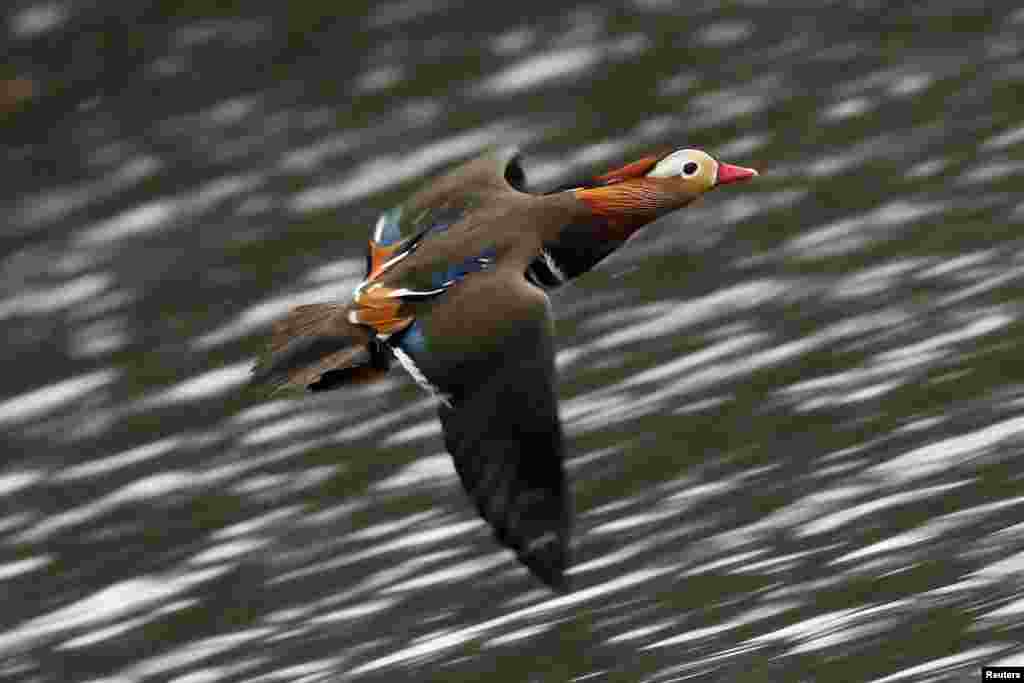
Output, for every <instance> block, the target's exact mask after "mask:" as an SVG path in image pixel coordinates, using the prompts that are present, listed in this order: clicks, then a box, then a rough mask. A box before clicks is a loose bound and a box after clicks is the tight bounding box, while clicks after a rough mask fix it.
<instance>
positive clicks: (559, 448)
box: [426, 278, 571, 590]
mask: <svg viewBox="0 0 1024 683" xmlns="http://www.w3.org/2000/svg"><path fill="white" fill-rule="evenodd" d="M471 281H472V278H469V279H467V281H466V284H467V285H471ZM523 286H524V287H526V286H527V285H526V284H525V282H523ZM530 289H534V288H533V287H530ZM535 291H537V293H538V294H539V291H538V290H535ZM533 310H534V313H533V314H532V315H530V316H528V317H525V318H519V319H516V320H515V321H514V323H513V325H512V326H511V329H512V330H513V331H511V332H510V333H509V334H508V335H507V336H505V337H504V339H503V340H502V343H501V344H500V346H499V348H497V349H496V350H494V351H491V352H489V353H487V354H485V355H483V356H481V357H480V358H478V359H477V360H476V361H475V362H471V363H470V364H469V365H465V366H463V367H462V369H461V372H462V373H463V374H462V377H461V378H460V379H458V380H455V381H447V382H446V381H444V380H443V379H442V378H440V377H439V378H438V380H437V382H436V383H437V384H438V385H439V386H440V387H442V388H443V389H446V390H447V392H448V393H449V395H450V398H449V403H450V405H441V406H440V408H439V414H440V418H441V425H442V427H443V428H444V436H445V445H446V446H447V448H448V452H449V453H451V455H452V458H453V459H454V461H455V469H456V471H457V472H458V474H459V477H460V479H461V480H462V485H463V487H464V488H465V489H466V492H467V493H468V494H469V495H470V497H471V498H472V499H473V502H474V503H476V507H477V510H478V511H479V512H480V514H481V516H483V518H484V519H486V520H487V521H488V522H489V523H490V524H491V526H492V527H493V529H494V535H495V537H496V538H497V540H498V541H499V542H500V543H502V544H503V545H506V546H508V547H509V548H511V549H512V550H514V551H515V552H516V554H517V555H518V557H519V560H520V561H521V562H522V563H523V564H525V565H526V566H527V567H528V568H529V569H530V571H532V572H533V573H534V574H535V575H536V576H537V577H538V578H540V579H541V580H542V581H544V582H545V583H546V584H548V585H550V586H552V587H553V588H556V589H559V590H566V589H567V588H568V586H567V580H566V577H565V569H566V567H567V565H568V563H569V536H570V517H571V513H570V509H571V503H570V497H569V491H568V488H567V484H566V477H565V472H564V469H563V464H562V461H563V458H564V454H565V447H564V443H563V436H562V426H561V423H560V421H559V418H558V399H557V396H556V394H555V365H554V349H553V342H552V330H551V320H550V317H549V314H548V312H547V306H546V305H545V306H543V307H533ZM470 317H472V316H470ZM462 322H463V323H464V324H465V325H467V329H473V320H472V319H470V320H467V319H466V316H463V320H462ZM427 330H428V332H429V330H430V326H429V325H428V326H427ZM426 343H427V347H429V346H430V340H429V339H427V342H426Z"/></svg>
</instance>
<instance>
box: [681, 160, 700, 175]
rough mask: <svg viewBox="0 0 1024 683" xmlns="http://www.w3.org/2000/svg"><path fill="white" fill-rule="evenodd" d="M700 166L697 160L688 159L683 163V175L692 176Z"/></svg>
mask: <svg viewBox="0 0 1024 683" xmlns="http://www.w3.org/2000/svg"><path fill="white" fill-rule="evenodd" d="M698 168H699V166H697V162H696V161H687V162H686V163H685V164H683V175H684V176H691V175H693V174H694V173H696V172H697V169H698Z"/></svg>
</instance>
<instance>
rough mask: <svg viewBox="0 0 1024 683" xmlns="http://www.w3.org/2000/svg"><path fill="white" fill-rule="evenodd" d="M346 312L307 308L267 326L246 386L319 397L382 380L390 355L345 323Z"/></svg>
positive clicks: (336, 307) (330, 306)
mask: <svg viewBox="0 0 1024 683" xmlns="http://www.w3.org/2000/svg"><path fill="white" fill-rule="evenodd" d="M350 310H351V306H349V305H345V304H334V303H320V304H307V305H305V306H298V307H296V308H293V309H292V310H291V311H290V312H289V313H288V315H286V316H285V317H283V318H281V319H280V320H278V321H277V322H275V323H274V325H273V332H272V334H271V337H270V343H269V344H268V345H267V349H266V351H265V352H264V353H263V354H262V356H261V357H260V359H259V360H258V361H257V363H256V365H255V367H253V369H252V374H253V376H252V383H253V384H263V385H268V386H270V387H273V388H274V390H275V391H276V390H279V389H299V390H310V391H324V390H327V389H335V388H337V387H339V386H343V385H346V384H358V383H363V382H370V381H373V380H376V379H379V378H381V377H383V376H384V375H385V374H386V373H387V371H388V368H389V367H390V365H391V357H392V356H391V351H390V350H389V349H388V348H387V347H386V346H385V345H384V344H383V343H382V342H380V341H378V340H377V337H376V335H375V334H374V333H373V332H372V331H371V330H370V329H369V328H368V327H366V326H364V325H357V324H354V323H352V322H351V321H350V320H349V312H350Z"/></svg>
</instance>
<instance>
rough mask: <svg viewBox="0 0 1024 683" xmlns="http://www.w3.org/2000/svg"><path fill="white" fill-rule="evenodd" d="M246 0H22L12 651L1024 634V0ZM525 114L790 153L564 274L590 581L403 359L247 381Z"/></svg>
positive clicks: (489, 653)
mask: <svg viewBox="0 0 1024 683" xmlns="http://www.w3.org/2000/svg"><path fill="white" fill-rule="evenodd" d="M212 5H213V3H205V2H189V1H185V0H179V1H178V2H174V3H171V2H149V3H145V2H133V3H126V2H105V3H85V2H75V3H71V2H28V1H18V2H14V3H13V4H9V5H7V9H5V10H3V16H4V20H5V24H4V26H3V29H2V30H3V36H4V37H3V41H4V42H3V44H4V45H5V49H6V51H7V57H6V59H5V60H2V66H0V68H2V71H0V79H3V87H2V88H0V92H2V96H0V124H2V125H0V144H2V145H3V150H4V166H3V173H2V178H3V191H2V195H0V201H2V204H0V208H2V216H3V218H2V219H0V220H2V222H3V225H2V234H0V245H2V246H0V248H2V261H0V318H2V319H3V330H4V338H5V344H4V345H3V349H2V351H0V353H2V354H3V358H4V363H3V371H4V372H3V375H4V381H3V384H2V389H0V425H2V430H0V448H2V450H3V455H4V457H3V460H2V464H0V492H2V494H3V496H2V498H0V500H2V503H0V505H2V508H0V534H2V538H0V544H2V545H0V547H2V558H0V604H2V606H3V610H2V612H0V673H2V674H3V675H4V677H6V678H7V679H8V680H20V681H109V682H111V683H127V682H131V681H151V680H152V681H171V680H173V681H179V682H181V683H206V682H208V681H243V680H245V681H347V680H360V681H362V680H382V681H394V680H417V681H423V680H430V681H434V680H436V681H479V680H487V681H495V682H496V681H556V682H558V681H651V682H654V681H658V682H662V681H678V680H701V681H704V680H707V681H747V680H755V681H783V682H786V681H793V682H805V681H877V682H882V681H885V682H894V681H974V680H980V678H979V668H980V666H981V665H982V664H988V663H995V662H1003V663H1016V664H1024V647H1022V645H1021V643H1022V640H1024V578H1022V570H1024V459H1022V458H1021V456H1020V452H1021V449H1022V446H1024V361H1022V356H1024V348H1022V342H1024V322H1022V320H1024V319H1022V313H1024V309H1022V304H1021V301H1022V294H1024V291H1022V284H1024V282H1022V280H1024V239H1022V238H1021V233H1022V230H1024V194H1022V193H1021V188H1022V187H1024V10H1021V9H1017V8H1016V7H1014V3H1009V2H1006V3H994V2H993V3H973V4H971V3H938V2H935V3H920V2H900V3H882V2H868V1H865V2H848V3H842V2H831V3H828V2H802V3H797V2H790V3H781V2H768V1H766V0H760V1H756V0H748V1H747V2H724V1H723V2H690V3H673V2H663V1H660V0H636V2H634V3H632V4H628V3H627V4H621V5H614V6H613V5H610V4H578V5H573V6H571V7H567V6H560V5H559V4H558V3H539V2H517V3H503V4H501V5H498V6H491V5H490V4H488V3H474V4H466V5H463V4H460V3H456V2H447V3H437V2H423V1H420V0H402V1H400V2H387V3H372V4H364V5H360V4H358V3H350V2H344V3H343V2H334V3H326V2H294V1H293V2H289V3H265V4H262V5H261V4H257V3H246V4H244V5H242V4H241V3H238V5H237V6H236V7H233V8H231V9H230V11H225V12H224V13H222V14H221V13H214V10H212V9H211V7H212ZM260 7H263V8H264V9H260ZM266 8H270V9H266ZM499 142H519V143H521V144H522V145H523V146H524V147H525V149H526V152H527V164H528V166H527V171H528V175H529V177H530V178H532V179H533V180H534V181H537V182H554V181H558V180H560V179H565V178H567V177H570V176H573V175H575V174H577V173H579V172H582V171H584V170H587V169H594V170H598V169H605V168H608V167H609V166H611V165H612V164H615V163H618V162H622V161H628V160H631V159H634V158H638V157H640V156H642V155H643V154H644V153H645V152H647V151H648V150H650V149H652V148H656V147H659V146H661V145H670V146H673V147H682V146H697V147H703V148H705V149H708V150H709V151H711V152H713V153H716V154H718V155H719V156H721V157H722V158H725V159H727V160H729V161H733V162H736V163H742V164H747V165H753V166H756V167H758V168H760V169H762V172H763V175H762V177H761V178H759V179H758V181H757V182H756V183H753V184H750V185H747V186H743V187H736V188H729V189H726V190H720V191H717V192H715V193H713V194H712V195H710V196H709V197H707V198H706V199H705V200H703V201H702V203H701V204H700V205H698V206H695V207H692V208H690V209H688V210H686V211H683V212H679V213H677V214H675V215H673V216H671V217H668V218H666V219H664V220H662V221H660V222H659V223H658V224H656V225H653V226H651V227H650V228H648V229H647V230H646V231H645V232H644V233H642V234H641V235H640V236H639V237H638V238H637V239H635V240H634V241H633V242H632V243H631V244H630V245H629V247H628V248H627V249H624V250H623V251H622V252H621V253H620V254H619V255H617V256H616V257H615V258H613V259H610V260H609V261H608V262H607V263H606V264H604V265H603V266H602V267H601V268H600V270H599V271H598V272H595V273H592V274H591V275H589V276H588V277H586V278H584V279H582V280H581V281H579V283H578V284H577V285H575V286H572V287H570V288H568V289H566V290H565V291H563V292H561V293H559V294H558V295H557V296H556V300H555V306H556V309H557V312H558V318H559V319H558V331H559V343H560V348H561V351H560V354H559V366H560V368H561V372H562V382H561V388H560V391H561V398H562V411H563V415H564V418H565V422H566V425H567V430H568V433H569V435H570V450H571V453H572V456H571V459H570V461H569V463H568V466H569V469H570V471H571V475H572V481H573V489H574V494H575V508H576V511H577V515H578V517H577V527H576V533H575V543H576V545H575V547H574V554H575V557H576V564H575V566H574V567H573V569H572V577H573V581H574V584H575V586H576V587H577V590H576V591H575V592H573V593H571V594H569V595H566V596H554V595H552V594H551V593H549V592H547V591H545V590H543V589H541V588H540V586H539V584H538V583H537V582H535V581H534V580H533V579H531V578H530V577H529V576H528V575H527V574H526V572H525V570H524V569H522V568H521V567H520V566H519V565H518V564H517V563H516V562H515V561H514V560H513V558H512V557H511V556H510V554H509V553H506V552H503V551H500V550H499V549H498V548H497V547H496V546H495V544H494V543H493V542H492V540H491V539H490V535H489V532H488V530H487V529H486V528H485V527H484V525H483V523H482V522H480V521H479V520H478V519H477V517H476V515H475V514H474V512H473V510H472V508H471V505H470V504H469V502H468V501H467V499H466V498H465V497H464V495H463V493H462V491H461V489H460V487H459V485H458V482H457V480H456V478H455V475H454V472H453V470H452V467H451V465H450V462H449V460H448V458H447V456H446V455H445V454H444V453H443V450H442V444H441V440H440V437H439V428H438V426H437V422H436V420H435V417H434V412H433V407H432V405H431V402H430V400H429V399H427V398H426V397H425V395H423V394H422V393H421V392H420V391H419V390H418V389H417V388H416V387H415V386H414V385H413V384H412V382H411V381H409V380H408V379H407V378H405V377H404V376H401V375H400V374H398V373H395V374H394V376H393V378H391V379H390V380H389V381H388V382H386V383H384V384H382V385H380V386H378V387H375V388H372V389H364V390H353V391H347V392H343V393H338V394H336V395H328V396H323V397H314V398H310V399H308V400H302V401H283V400H269V401H268V400H265V399H264V398H263V397H261V396H258V395H252V394H251V393H248V392H247V391H246V390H244V387H243V383H244V381H245V378H246V373H247V370H248V367H249V365H250V362H251V358H252V356H253V355H254V354H255V353H256V352H257V350H258V349H259V348H260V346H261V344H262V339H263V336H262V335H263V333H264V331H265V329H266V327H267V325H268V323H269V321H270V320H271V319H273V318H274V317H276V316H277V315H278V314H280V313H281V312H283V311H284V310H286V309H287V308H289V307H290V306H292V305H295V304H298V303H303V302H310V301H316V300H321V299H325V298H329V297H343V296H347V295H348V293H349V292H350V288H351V286H352V285H353V284H354V283H355V281H356V279H357V278H358V277H359V275H360V274H361V268H362V260H361V259H362V253H361V250H362V245H363V244H364V239H365V237H366V235H367V232H368V229H369V225H370V224H371V221H372V220H373V218H374V217H375V214H376V213H377V212H378V211H380V210H382V209H384V208H387V207H389V206H391V205H393V204H395V203H397V202H399V201H401V198H402V197H403V195H404V194H405V193H407V192H408V191H409V190H410V189H412V188H414V187H415V186H416V183H417V182H419V181H420V180H421V179H422V178H423V177H424V176H426V175H429V173H430V172H433V171H435V170H438V169H441V168H443V167H444V166H445V165H447V164H449V163H452V162H455V161H458V160H460V159H462V158H465V157H467V156H469V155H472V154H473V153H475V152H477V151H478V150H481V149H483V148H484V147H485V146H487V145H490V144H495V143H499Z"/></svg>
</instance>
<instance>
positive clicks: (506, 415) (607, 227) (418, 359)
mask: <svg viewBox="0 0 1024 683" xmlns="http://www.w3.org/2000/svg"><path fill="white" fill-rule="evenodd" d="M756 175H757V172H756V171H754V170H753V169H749V168H743V167H741V166H734V165H731V164H727V163H724V162H721V161H718V160H716V159H714V158H713V157H711V156H710V155H708V154H706V153H704V152H702V151H699V150H694V149H683V150H679V151H675V152H672V153H668V154H656V155H652V156H647V157H644V158H643V159H640V160H639V161H636V162H634V163H631V164H628V165H626V166H623V167H622V168H619V169H616V170H613V171H610V172H608V173H605V174H603V175H599V176H596V177H594V178H591V179H588V180H586V181H584V182H580V183H572V184H570V185H568V186H563V187H560V188H558V189H556V190H554V191H551V192H547V193H544V194H531V193H529V192H527V191H526V190H525V188H526V182H525V174H524V172H523V168H522V165H521V157H520V155H519V152H518V151H517V150H516V149H514V148H503V149H498V150H493V151H491V152H488V153H486V154H484V155H482V156H480V157H478V158H476V159H473V160H471V161H468V162H466V163H464V164H462V165H461V166H458V167H456V168H455V169H454V170H451V171H449V172H448V173H446V174H444V175H442V176H440V177H438V178H436V179H435V180H434V181H432V182H430V183H428V184H427V185H426V186H425V187H424V188H423V189H421V190H419V191H418V192H417V193H416V194H414V195H413V196H412V197H411V198H410V199H409V200H408V201H407V202H405V203H404V204H402V205H401V206H398V207H396V208H393V209H391V210H389V211H386V212H385V213H384V214H383V215H381V216H380V218H379V219H378V221H377V223H376V225H375V227H374V228H373V231H372V234H371V237H370V243H369V248H368V250H367V274H366V278H365V279H364V280H363V282H362V283H360V284H359V285H358V286H357V287H356V288H355V291H354V293H353V295H352V298H351V300H349V301H341V302H336V303H317V304H308V305H304V306H299V307H297V308H295V309H293V310H292V311H291V312H290V313H289V314H288V315H287V316H285V317H284V318H283V319H282V320H280V321H278V322H277V323H275V324H274V328H273V334H272V337H271V340H270V343H269V345H268V349H267V351H266V353H265V354H264V355H263V356H262V358H261V359H260V360H259V362H258V363H257V364H256V366H255V367H254V368H253V382H254V383H257V384H268V385H271V386H273V387H276V388H298V389H305V390H309V391H323V390H326V389H334V388H337V387H340V386H343V385H347V384H356V383H360V382H367V381H372V380H374V379H378V378H380V377H382V376H383V375H384V374H385V373H386V372H387V370H388V368H389V366H390V364H391V360H392V358H397V359H398V361H399V362H400V363H401V365H402V366H404V367H405V369H406V370H407V371H408V372H409V374H411V375H412V377H413V378H414V379H415V380H416V381H417V382H418V383H419V384H421V385H422V386H424V387H426V388H427V389H428V390H429V391H430V392H431V393H433V394H434V395H435V396H436V397H437V400H438V413H439V416H440V419H441V426H442V429H443V432H444V442H445V446H446V448H447V450H448V452H449V453H450V454H451V456H452V458H453V460H454V464H455V469H456V471H457V473H458V475H459V478H460V480H461V481H462V485H463V487H464V488H465V490H466V492H467V493H468V494H469V496H470V497H471V498H472V499H473V501H474V503H475V504H476V508H477V510H478V512H479V513H480V515H481V516H482V517H483V518H484V519H485V520H486V521H487V522H488V523H489V524H490V525H491V527H492V528H493V530H494V535H495V537H496V539H497V540H498V542H499V543H501V544H502V545H505V546H507V547H509V548H511V549H512V550H514V551H515V553H516V554H517V556H518V558H519V560H520V561H521V562H522V563H523V564H524V565H525V566H526V567H527V568H528V569H529V570H530V571H531V572H533V574H534V575H535V576H537V577H538V578H539V579H540V580H541V581H543V582H544V583H546V584H547V585H549V586H551V587H552V588H555V589H558V590H567V588H568V585H567V580H566V576H565V574H566V567H567V565H568V564H569V537H570V522H571V518H572V514H571V503H570V498H569V493H568V487H567V483H566V477H565V472H564V468H563V458H564V451H565V446H564V439H563V434H562V426H561V423H560V421H559V417H558V401H557V396H556V393H555V362H554V359H555V349H554V341H553V324H552V317H551V311H550V306H549V301H548V297H547V294H546V293H545V290H548V289H553V288H556V287H559V286H561V285H562V284H563V283H565V282H566V281H568V280H570V279H573V278H576V277H578V276H579V275H581V274H583V273H585V272H587V271H589V270H590V269H591V268H593V267H594V266H595V265H596V264H597V263H598V262H600V261H601V260H603V259H604V258H605V257H606V256H608V255H609V254H611V253H612V252H613V251H615V250H616V249H618V248H619V247H620V246H622V245H623V244H624V243H625V242H626V240H628V239H629V237H630V236H631V235H632V234H633V233H635V232H636V231H637V230H638V229H640V228H641V227H643V226H644V225H646V224H647V223H649V222H651V221H653V220H655V219H656V218H658V217H660V216H662V215H664V214H666V213H668V212H670V211H674V210H676V209H679V208H682V207H684V206H686V205H687V204H689V203H690V202H692V201H694V200H695V199H697V198H698V197H700V196H701V195H703V194H704V193H705V192H707V191H709V190H711V189H713V188H715V187H717V186H719V185H726V184H729V183H734V182H737V181H741V180H746V179H749V178H752V177H754V176H756Z"/></svg>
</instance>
